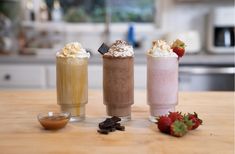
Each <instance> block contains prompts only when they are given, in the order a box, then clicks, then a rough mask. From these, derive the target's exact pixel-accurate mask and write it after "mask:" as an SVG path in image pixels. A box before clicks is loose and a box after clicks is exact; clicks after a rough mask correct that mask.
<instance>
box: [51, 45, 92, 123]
mask: <svg viewBox="0 0 235 154" xmlns="http://www.w3.org/2000/svg"><path fill="white" fill-rule="evenodd" d="M88 58H89V54H88V53H87V52H86V51H85V50H84V49H83V48H82V47H81V45H80V44H79V43H70V44H67V45H66V46H65V47H64V48H63V49H62V51H61V52H59V53H58V54H57V58H56V77H57V80H56V81H57V82H56V83H57V103H58V104H59V105H60V106H61V110H62V111H63V112H70V113H71V119H70V120H71V121H79V120H83V119H84V118H85V105H86V104H87V101H88V96H87V93H88V86H87V85H88V81H87V78H88V77H87V74H88V73H87V65H88Z"/></svg>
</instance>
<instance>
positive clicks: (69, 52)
mask: <svg viewBox="0 0 235 154" xmlns="http://www.w3.org/2000/svg"><path fill="white" fill-rule="evenodd" d="M56 56H57V57H63V58H76V57H78V58H89V57H90V53H88V52H86V50H85V49H84V48H83V47H82V45H81V44H80V43H78V42H71V43H68V44H66V45H65V46H64V48H62V49H61V50H60V52H58V53H57V54H56Z"/></svg>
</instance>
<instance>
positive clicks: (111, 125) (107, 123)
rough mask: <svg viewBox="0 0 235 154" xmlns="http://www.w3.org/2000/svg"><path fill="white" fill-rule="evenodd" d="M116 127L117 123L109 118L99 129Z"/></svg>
mask: <svg viewBox="0 0 235 154" xmlns="http://www.w3.org/2000/svg"><path fill="white" fill-rule="evenodd" d="M114 125H115V122H114V121H113V120H112V119H110V118H107V119H106V120H105V121H103V122H101V123H100V124H99V128H100V129H106V128H108V127H113V126H114Z"/></svg>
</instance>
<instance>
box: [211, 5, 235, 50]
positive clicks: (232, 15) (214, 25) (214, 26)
mask: <svg viewBox="0 0 235 154" xmlns="http://www.w3.org/2000/svg"><path fill="white" fill-rule="evenodd" d="M234 19H235V8H234V7H233V6H232V7H218V8H216V9H214V10H213V11H212V12H211V14H210V16H209V23H208V35H207V36H208V43H207V45H208V51H210V52H211V53H235V48H234V41H235V40H234V35H235V33H234V32H235V26H234V25H235V20H234Z"/></svg>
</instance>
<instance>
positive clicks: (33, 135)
mask: <svg viewBox="0 0 235 154" xmlns="http://www.w3.org/2000/svg"><path fill="white" fill-rule="evenodd" d="M177 110H179V111H182V112H194V111H196V112H197V113H198V114H199V116H200V117H201V118H202V119H203V122H204V125H202V126H201V127H199V128H198V129H197V130H194V131H190V132H189V133H188V134H186V136H184V137H182V138H176V137H172V136H169V135H165V134H162V133H160V132H159V131H158V129H157V128H156V125H155V124H153V123H150V122H149V121H148V119H147V117H148V115H149V112H148V106H147V105H146V93H145V91H136V92H135V104H134V105H133V108H132V121H130V122H127V123H126V124H125V126H126V131H124V132H120V131H116V132H113V133H110V134H109V135H100V134H98V133H97V125H98V123H99V122H101V121H102V120H103V119H104V117H105V106H104V105H103V103H102V92H101V90H90V91H89V102H88V105H87V109H86V113H87V118H86V120H85V121H84V122H80V123H69V124H68V125H67V126H66V127H65V128H64V129H61V130H59V131H55V132H53V131H46V130H44V129H42V127H41V126H40V124H39V123H38V121H37V114H38V113H40V112H48V111H59V106H58V105H57V104H56V93H55V90H31V91H30V90H27V91H23V90H18V91H0V118H1V119H0V124H1V126H0V153H1V154H11V153H14V154H15V153H17V154H21V153H22V154H36V153H40V154H44V153H50V154H54V153H55V154H64V153H65V154H70V153H76V154H80V153H81V154H87V153H92V154H96V153H101V154H105V153H108V154H113V153H114V154H126V153H128V154H132V153H133V154H155V153H163V154H167V153H173V154H182V153H185V154H190V153H197V154H210V153H213V154H214V153H218V154H221V153H223V154H228V153H231V154H232V153H234V93H233V92H194V93H192V92H185V93H183V92H182V93H180V96H179V105H178V106H177Z"/></svg>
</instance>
